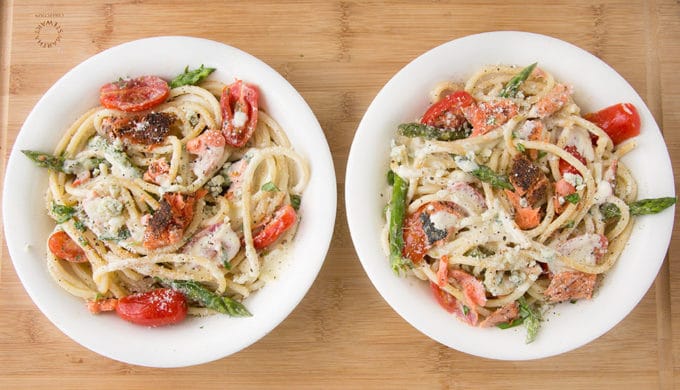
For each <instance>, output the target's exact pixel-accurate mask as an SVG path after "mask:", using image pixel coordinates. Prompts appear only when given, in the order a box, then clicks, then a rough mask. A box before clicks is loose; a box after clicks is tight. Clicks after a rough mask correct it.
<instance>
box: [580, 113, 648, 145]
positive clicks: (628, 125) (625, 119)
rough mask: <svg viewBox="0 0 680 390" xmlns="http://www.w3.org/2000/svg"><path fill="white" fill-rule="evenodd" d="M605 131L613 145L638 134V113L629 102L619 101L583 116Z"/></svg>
mask: <svg viewBox="0 0 680 390" xmlns="http://www.w3.org/2000/svg"><path fill="white" fill-rule="evenodd" d="M583 117H584V118H585V119H587V120H588V121H590V122H593V123H594V124H596V125H597V126H598V127H599V128H601V129H602V130H604V131H605V133H607V135H609V138H611V139H612V142H613V143H614V145H618V144H620V143H621V142H623V141H625V140H627V139H629V138H633V137H635V136H638V135H640V115H639V114H638V112H637V110H636V109H635V106H633V105H632V104H630V103H619V104H615V105H613V106H609V107H607V108H603V109H602V110H600V111H598V112H594V113H590V114H586V115H584V116H583Z"/></svg>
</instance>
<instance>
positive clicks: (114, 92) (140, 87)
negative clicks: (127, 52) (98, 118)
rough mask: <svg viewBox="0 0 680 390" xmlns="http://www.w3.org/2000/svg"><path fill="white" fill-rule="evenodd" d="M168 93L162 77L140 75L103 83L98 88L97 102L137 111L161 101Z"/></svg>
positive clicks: (108, 106) (116, 108) (123, 109)
mask: <svg viewBox="0 0 680 390" xmlns="http://www.w3.org/2000/svg"><path fill="white" fill-rule="evenodd" d="M169 95H170V87H168V83H167V82H165V80H163V79H162V78H160V77H158V76H140V77H137V78H134V79H129V80H120V81H116V82H113V83H108V84H104V85H103V86H102V87H101V88H100V89H99V102H100V103H101V104H102V106H104V107H106V108H112V109H115V110H121V111H125V112H137V111H144V110H148V109H150V108H153V107H155V106H157V105H159V104H161V103H163V102H164V101H165V99H167V98H168V96H169Z"/></svg>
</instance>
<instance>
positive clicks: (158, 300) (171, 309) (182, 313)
mask: <svg viewBox="0 0 680 390" xmlns="http://www.w3.org/2000/svg"><path fill="white" fill-rule="evenodd" d="M187 310H188V307H187V301H186V298H185V297H184V294H182V293H181V292H179V291H175V290H173V289H171V288H158V289H155V290H151V291H147V292H144V293H139V294H132V295H128V296H126V297H123V298H120V299H119V300H118V304H117V305H116V314H118V316H119V317H120V318H122V319H124V320H126V321H129V322H132V323H134V324H137V325H144V326H151V327H156V326H164V325H171V324H176V323H178V322H181V321H182V320H184V318H185V317H186V315H187Z"/></svg>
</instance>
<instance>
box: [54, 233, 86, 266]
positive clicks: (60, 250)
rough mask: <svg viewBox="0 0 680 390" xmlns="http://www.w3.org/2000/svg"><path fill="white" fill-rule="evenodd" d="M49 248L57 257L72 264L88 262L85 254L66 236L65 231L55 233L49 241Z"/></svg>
mask: <svg viewBox="0 0 680 390" xmlns="http://www.w3.org/2000/svg"><path fill="white" fill-rule="evenodd" d="M47 246H48V247H49V248H50V252H52V253H53V254H54V255H55V256H57V257H58V258H60V259H62V260H66V261H70V262H72V263H84V262H86V261H87V256H85V252H84V251H83V249H82V248H81V247H79V246H78V244H76V243H75V241H73V240H72V239H71V237H69V235H68V234H66V232H65V231H58V232H55V233H53V234H52V235H51V236H50V238H49V239H48V240H47Z"/></svg>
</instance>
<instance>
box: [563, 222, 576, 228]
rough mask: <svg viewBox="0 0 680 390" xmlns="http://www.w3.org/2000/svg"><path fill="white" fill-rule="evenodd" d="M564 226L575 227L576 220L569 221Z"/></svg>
mask: <svg viewBox="0 0 680 390" xmlns="http://www.w3.org/2000/svg"><path fill="white" fill-rule="evenodd" d="M564 227H565V228H567V229H571V228H573V227H574V220H571V221H568V222H567V223H565V224H564Z"/></svg>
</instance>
